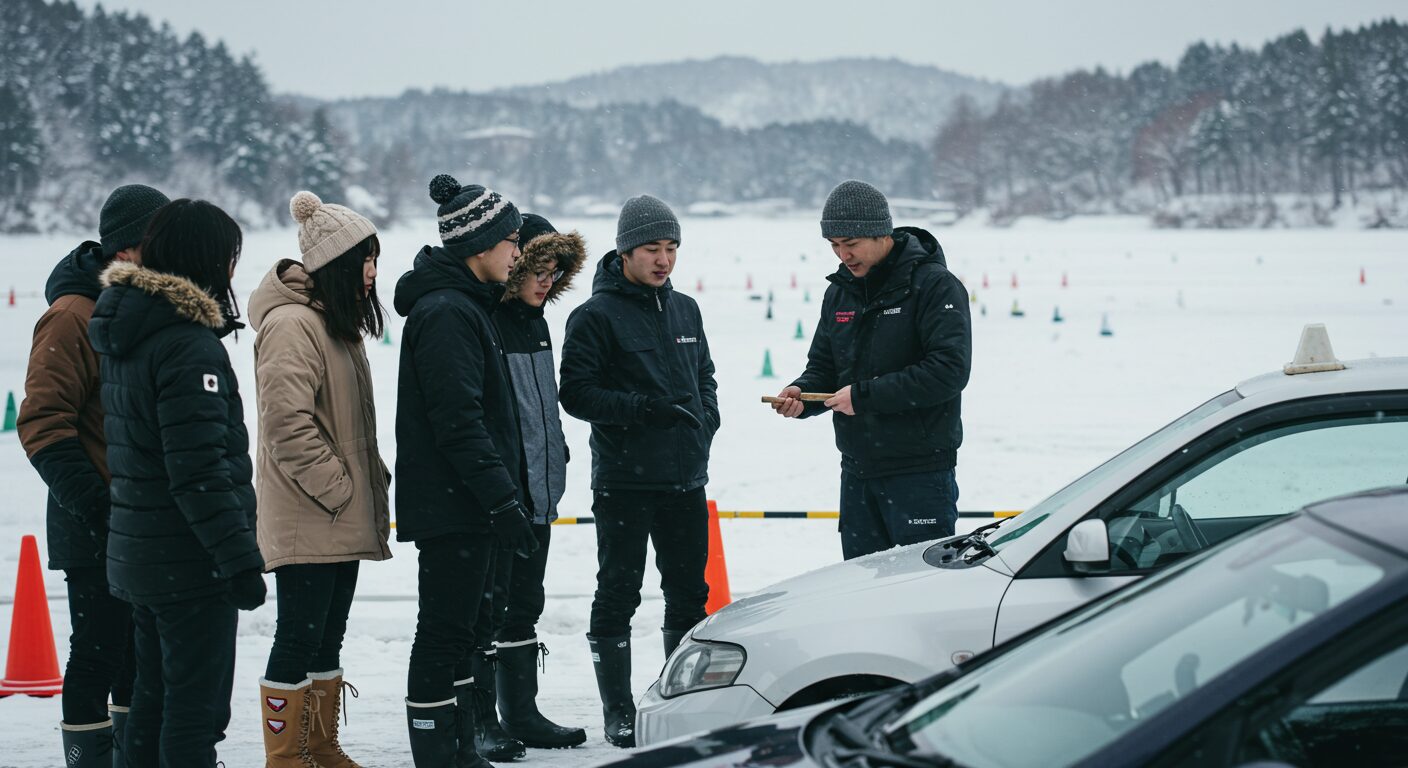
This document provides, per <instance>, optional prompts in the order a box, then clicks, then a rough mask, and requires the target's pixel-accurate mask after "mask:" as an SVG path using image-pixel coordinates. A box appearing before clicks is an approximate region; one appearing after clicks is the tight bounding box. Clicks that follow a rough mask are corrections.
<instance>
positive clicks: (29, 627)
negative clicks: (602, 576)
mask: <svg viewBox="0 0 1408 768" xmlns="http://www.w3.org/2000/svg"><path fill="white" fill-rule="evenodd" d="M704 577H705V581H707V582H708V584H709V601H708V603H707V604H706V605H705V610H706V611H708V612H709V613H710V614H712V613H714V612H715V611H717V610H719V609H720V608H723V607H724V606H726V605H728V604H729V603H730V602H732V601H733V596H732V594H731V592H730V591H729V586H728V566H727V564H726V563H725V561H724V542H723V533H722V531H720V529H719V506H718V503H717V502H714V501H710V502H709V555H708V559H707V561H706V565H705V567H704ZM63 688H64V679H63V674H62V673H61V672H60V671H59V656H58V653H57V651H56V650H55V646H54V628H53V624H52V623H51V622H50V621H49V597H48V595H47V594H46V593H45V591H44V571H43V570H42V568H41V566H40V564H39V544H38V542H37V541H36V540H35V538H34V537H33V536H25V537H23V538H22V539H21V540H20V568H19V575H18V577H17V578H16V580H15V605H14V609H13V611H12V612H11V614H10V647H9V653H8V654H7V656H6V660H5V677H4V678H3V679H0V698H3V697H6V696H13V695H15V694H25V695H28V696H35V697H40V698H46V697H49V696H57V695H59V694H61V693H63Z"/></svg>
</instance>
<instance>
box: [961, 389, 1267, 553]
mask: <svg viewBox="0 0 1408 768" xmlns="http://www.w3.org/2000/svg"><path fill="white" fill-rule="evenodd" d="M1241 399H1242V396H1241V395H1239V394H1237V390H1235V389H1233V390H1228V391H1226V392H1223V393H1222V394H1220V395H1218V396H1217V397H1214V398H1213V399H1211V400H1209V401H1207V402H1206V403H1203V404H1202V405H1200V406H1198V407H1197V408H1194V409H1193V410H1191V411H1189V412H1187V413H1185V414H1183V415H1182V416H1179V417H1178V418H1177V419H1174V420H1173V421H1172V422H1170V423H1169V424H1168V425H1166V426H1165V427H1164V428H1163V429H1160V430H1159V431H1157V432H1155V433H1154V434H1152V435H1149V436H1148V437H1146V438H1144V439H1143V440H1140V441H1139V442H1137V443H1135V444H1134V445H1131V446H1130V447H1128V448H1126V449H1124V450H1123V451H1120V452H1119V453H1118V454H1117V455H1115V457H1114V458H1112V459H1110V460H1109V461H1106V462H1105V463H1104V464H1101V465H1100V466H1098V467H1096V468H1095V469H1092V470H1091V471H1089V472H1087V473H1085V474H1084V475H1082V476H1080V477H1079V478H1078V479H1077V480H1076V481H1075V482H1073V483H1071V484H1070V485H1067V486H1066V487H1065V488H1062V489H1061V490H1059V491H1057V492H1056V493H1053V494H1051V495H1050V496H1048V497H1047V498H1046V499H1045V500H1044V501H1042V502H1041V503H1039V504H1037V505H1036V506H1034V507H1032V508H1031V509H1028V510H1027V511H1025V512H1023V513H1022V514H1020V515H1017V516H1016V517H1014V518H1012V519H1011V520H1009V521H1007V522H1005V523H1003V525H1002V527H1001V528H999V529H997V531H996V532H995V533H996V535H993V534H989V535H988V544H989V545H990V546H991V547H992V548H993V551H995V552H1001V551H1002V548H1003V547H1005V546H1007V545H1008V544H1011V543H1012V542H1014V541H1016V540H1017V539H1019V538H1021V537H1022V536H1024V535H1025V534H1026V533H1027V532H1028V531H1030V530H1032V529H1033V528H1035V527H1037V526H1038V525H1040V524H1041V522H1042V521H1043V520H1045V519H1046V518H1047V517H1050V516H1051V514H1052V513H1053V512H1055V511H1056V510H1058V509H1060V508H1061V507H1063V506H1065V505H1066V504H1067V503H1068V502H1069V501H1070V500H1071V499H1073V498H1075V497H1077V496H1080V495H1081V494H1083V493H1085V491H1086V489H1088V488H1090V487H1091V486H1093V485H1098V484H1100V483H1102V482H1104V481H1105V478H1107V477H1109V476H1110V475H1111V474H1114V473H1117V472H1122V471H1124V468H1125V467H1127V466H1129V465H1130V464H1133V463H1134V462H1136V461H1139V460H1140V459H1143V458H1144V457H1145V456H1147V455H1148V454H1149V453H1150V452H1151V451H1154V450H1156V449H1158V448H1160V447H1162V446H1163V445H1164V444H1165V443H1168V442H1170V441H1179V442H1184V441H1186V440H1187V435H1188V433H1189V432H1190V431H1192V429H1193V428H1194V427H1195V426H1196V425H1197V424H1199V423H1200V422H1202V421H1203V420H1204V419H1206V418H1208V417H1209V416H1212V415H1213V414H1215V413H1217V412H1218V411H1221V410H1222V409H1223V408H1226V407H1227V406H1229V405H1231V404H1233V403H1235V402H1237V401H1238V400H1241Z"/></svg>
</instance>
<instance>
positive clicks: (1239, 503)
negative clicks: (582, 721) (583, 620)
mask: <svg viewBox="0 0 1408 768" xmlns="http://www.w3.org/2000/svg"><path fill="white" fill-rule="evenodd" d="M1310 330H1311V329H1309V328H1308V329H1307V337H1306V339H1303V341H1302V348H1301V350H1300V352H1298V354H1297V361H1298V364H1291V365H1288V366H1287V369H1286V370H1285V371H1283V372H1276V373H1270V374H1266V375H1264V376H1259V377H1257V378H1254V379H1250V380H1248V381H1245V382H1242V383H1241V384H1238V385H1237V387H1236V388H1234V389H1232V390H1229V391H1227V392H1224V393H1222V394H1220V395H1218V396H1217V397H1214V398H1212V399H1211V400H1209V401H1208V402H1206V403H1204V404H1202V405H1200V406H1198V407H1197V408H1195V409H1193V410H1192V411H1190V412H1189V413H1187V414H1186V415H1184V416H1183V417H1181V418H1179V419H1177V420H1176V421H1174V422H1173V423H1171V424H1169V425H1168V426H1166V427H1164V428H1163V429H1160V430H1159V431H1157V432H1155V433H1154V434H1152V435H1150V436H1148V437H1146V438H1145V439H1143V440H1141V441H1140V442H1138V443H1136V444H1135V445H1133V446H1131V447H1130V448H1128V449H1126V450H1125V451H1124V452H1122V453H1120V454H1119V455H1117V456H1115V457H1114V458H1112V459H1110V460H1109V461H1107V462H1105V463H1104V464H1102V465H1101V466H1099V467H1097V468H1096V469H1095V470H1093V471H1091V472H1090V473H1088V474H1086V475H1085V476H1083V477H1081V478H1080V479H1078V480H1076V481H1075V482H1073V483H1071V484H1070V485H1068V486H1067V487H1065V488H1063V489H1061V490H1060V491H1059V492H1057V493H1056V494H1054V495H1053V496H1051V497H1050V498H1048V499H1046V500H1045V501H1043V502H1041V503H1040V504H1037V505H1036V506H1034V507H1032V508H1031V509H1029V510H1027V511H1026V512H1024V513H1022V514H1021V515H1019V516H1017V517H1014V518H1011V519H1008V520H1004V521H1002V522H1000V523H994V524H993V525H991V526H988V527H987V528H986V529H979V531H977V532H976V533H974V534H970V535H966V536H956V537H953V538H949V539H943V540H939V541H937V542H931V543H927V544H917V545H913V546H909V547H903V548H897V549H892V550H889V551H885V552H880V553H877V554H874V555H870V556H868V557H863V558H859V559H856V560H851V561H848V562H844V563H837V564H835V565H832V566H828V567H825V568H821V569H818V570H816V571H813V572H811V573H808V574H805V575H802V576H798V577H795V578H792V579H789V580H787V581H783V582H781V583H779V584H776V585H773V586H772V587H769V588H766V589H764V590H762V591H761V592H759V593H757V594H754V595H751V596H748V597H746V598H744V599H741V600H739V601H737V602H735V603H733V604H732V605H730V606H728V607H726V608H724V609H723V610H721V611H719V612H718V613H716V614H714V615H713V616H711V617H709V618H708V619H706V620H705V621H703V622H701V623H700V624H699V625H697V626H696V627H695V628H694V629H693V630H692V631H691V633H690V635H689V636H688V637H687V638H686V639H685V640H684V642H683V643H681V645H680V646H679V648H678V649H677V650H676V651H675V653H674V654H673V655H672V656H671V657H670V659H669V660H668V662H667V663H666V665H665V668H664V670H663V671H662V673H661V677H660V679H659V680H657V681H656V682H655V684H654V685H652V686H651V688H650V689H649V691H647V692H646V694H645V696H644V697H643V698H642V700H641V701H640V702H639V706H638V713H637V717H636V739H637V743H638V744H642V745H650V744H656V743H659V742H661V741H664V740H666V739H671V738H675V737H678V736H683V735H686V734H691V733H694V732H697V731H701V730H709V729H715V728H720V727H723V726H727V725H731V724H734V723H737V722H740V721H743V720H747V719H752V718H756V717H760V716H764V715H769V714H772V713H774V712H778V711H783V710H790V709H795V708H799V707H805V706H808V705H811V704H816V703H819V702H824V701H829V700H832V699H836V698H840V697H844V696H850V695H855V694H861V693H866V692H870V691H875V690H879V689H882V688H887V687H889V686H892V685H895V684H896V683H901V682H913V681H916V680H919V679H922V678H925V677H928V676H930V675H932V674H934V673H937V672H940V671H943V670H945V669H947V668H949V667H951V666H952V665H954V664H958V663H960V662H962V661H965V660H966V659H968V658H970V657H971V656H973V655H975V654H977V653H981V652H982V651H985V650H987V649H989V648H991V647H993V645H995V644H997V643H1001V642H1002V641H1004V640H1006V639H1009V638H1011V637H1014V636H1015V635H1018V634H1021V633H1022V632H1025V631H1026V630H1028V629H1031V628H1032V627H1035V626H1037V625H1039V624H1042V623H1044V622H1046V621H1047V620H1049V619H1051V618H1053V617H1056V616H1058V615H1060V614H1062V613H1065V612H1067V611H1069V610H1071V609H1073V608H1076V607H1078V606H1080V605H1083V604H1085V603H1088V602H1090V601H1091V600H1094V599H1095V598H1097V597H1100V596H1101V595H1104V594H1107V593H1109V592H1111V591H1112V590H1115V589H1117V588H1119V587H1120V586H1122V585H1125V584H1127V583H1129V582H1131V581H1133V580H1135V579H1138V578H1140V577H1142V576H1145V575H1147V574H1151V573H1155V572H1157V571H1159V570H1160V569H1162V568H1164V567H1166V566H1167V565H1169V564H1170V563H1173V562H1176V561H1178V560H1180V559H1182V558H1184V557H1186V556H1187V555H1189V554H1191V553H1193V552H1196V551H1198V550H1200V549H1203V548H1205V547H1207V546H1209V545H1211V544H1215V543H1217V542H1220V541H1223V540H1225V539H1228V538H1230V537H1232V536H1234V535H1236V534H1237V533H1239V532H1241V531H1244V530H1247V529H1249V528H1251V527H1253V526H1256V525H1259V524H1261V523H1263V522H1267V521H1269V520H1271V519H1273V518H1276V517H1278V516H1280V515H1283V514H1285V513H1287V512H1288V511H1290V510H1295V509H1299V508H1301V507H1303V506H1305V505H1307V504H1309V503H1311V502H1313V501H1316V500H1318V499H1324V498H1328V497H1332V496H1338V495H1341V494H1346V493H1352V492H1356V491H1360V490H1365V489H1369V488H1377V487H1382V486H1387V485H1396V484H1402V483H1404V482H1405V480H1408V358H1381V359H1371V360H1357V361H1349V362H1345V363H1340V362H1339V361H1336V360H1334V359H1333V356H1332V355H1327V354H1326V352H1328V339H1321V341H1322V342H1323V345H1322V346H1323V351H1321V352H1319V353H1318V354H1313V353H1312V352H1313V351H1314V347H1315V341H1316V339H1315V338H1312V337H1311V336H1312V334H1310ZM1307 344H1309V345H1310V348H1311V349H1310V350H1308V349H1307Z"/></svg>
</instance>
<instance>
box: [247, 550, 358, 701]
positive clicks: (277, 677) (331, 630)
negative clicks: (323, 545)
mask: <svg viewBox="0 0 1408 768" xmlns="http://www.w3.org/2000/svg"><path fill="white" fill-rule="evenodd" d="M357 570H358V562H357V561H356V560H352V561H349V562H345V563H304V564H299V565H285V566H282V567H280V568H276V569H274V584H275V590H276V592H277V594H278V597H279V600H278V603H279V623H278V625H277V627H276V628H275V629H274V647H273V648H272V649H271V650H270V651H269V664H268V666H267V667H265V669H264V677H265V678H266V679H268V680H271V681H273V682H276V683H288V684H295V683H300V682H302V681H303V680H304V679H305V678H307V677H308V673H309V672H331V671H332V670H334V669H337V668H338V667H341V666H342V664H341V662H340V659H341V656H342V638H343V636H344V635H345V634H347V614H349V613H350V612H351V611H352V598H353V596H354V595H355V594H356V592H357Z"/></svg>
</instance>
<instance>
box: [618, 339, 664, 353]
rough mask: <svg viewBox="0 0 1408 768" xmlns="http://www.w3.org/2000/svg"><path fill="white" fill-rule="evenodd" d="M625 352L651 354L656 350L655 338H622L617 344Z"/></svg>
mask: <svg viewBox="0 0 1408 768" xmlns="http://www.w3.org/2000/svg"><path fill="white" fill-rule="evenodd" d="M617 343H619V344H620V345H621V349H622V351H625V352H650V351H651V350H653V349H655V344H656V341H655V337H654V336H622V337H621V340H620V341H619V342H617Z"/></svg>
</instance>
